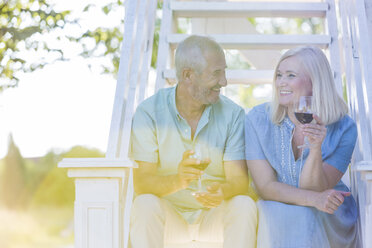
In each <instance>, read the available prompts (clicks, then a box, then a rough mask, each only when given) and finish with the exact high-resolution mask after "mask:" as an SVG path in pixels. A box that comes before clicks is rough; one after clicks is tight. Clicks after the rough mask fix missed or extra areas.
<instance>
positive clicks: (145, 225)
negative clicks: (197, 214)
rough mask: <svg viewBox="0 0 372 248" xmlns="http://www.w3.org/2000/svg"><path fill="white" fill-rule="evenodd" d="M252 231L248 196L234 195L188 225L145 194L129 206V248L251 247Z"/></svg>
mask: <svg viewBox="0 0 372 248" xmlns="http://www.w3.org/2000/svg"><path fill="white" fill-rule="evenodd" d="M256 228H257V208H256V204H255V202H254V201H253V200H252V199H251V198H250V197H248V196H235V197H234V198H232V199H231V200H229V201H226V202H223V203H222V204H221V205H220V206H218V207H217V208H212V209H210V210H208V211H205V212H203V213H202V216H201V218H200V220H199V221H198V223H196V224H188V223H187V222H186V221H185V220H184V219H183V218H182V216H181V215H180V214H178V213H177V212H176V211H175V210H174V209H173V207H172V206H171V204H169V202H167V201H166V200H163V199H161V198H158V197H156V196H154V195H151V194H145V195H139V196H137V197H136V199H135V201H134V203H133V206H132V213H131V228H130V240H131V245H132V248H164V247H185V248H186V247H187V248H190V247H213V248H216V247H224V248H251V247H252V248H253V247H255V245H256ZM222 244H223V245H222Z"/></svg>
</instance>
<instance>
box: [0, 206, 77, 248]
mask: <svg viewBox="0 0 372 248" xmlns="http://www.w3.org/2000/svg"><path fill="white" fill-rule="evenodd" d="M0 220H1V221H0V247H1V248H73V243H74V236H73V209H72V208H57V207H54V208H53V207H41V208H34V209H29V210H9V209H6V208H0Z"/></svg>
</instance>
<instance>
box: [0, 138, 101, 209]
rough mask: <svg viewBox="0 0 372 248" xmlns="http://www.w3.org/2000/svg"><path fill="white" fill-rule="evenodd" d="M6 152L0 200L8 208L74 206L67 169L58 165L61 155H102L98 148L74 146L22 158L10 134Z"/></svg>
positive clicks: (0, 172) (1, 164)
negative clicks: (58, 151)
mask: <svg viewBox="0 0 372 248" xmlns="http://www.w3.org/2000/svg"><path fill="white" fill-rule="evenodd" d="M9 140H10V142H9V151H8V154H7V155H6V157H5V158H4V159H3V160H1V161H0V183H1V185H0V187H1V188H0V189H1V192H0V197H1V198H0V200H1V202H2V204H3V205H4V206H6V207H8V208H12V209H14V208H27V207H29V206H31V207H36V208H37V207H39V206H55V207H68V206H70V207H71V206H73V202H74V198H75V185H74V181H73V179H72V178H69V177H68V176H67V169H62V168H58V167H57V164H58V162H59V161H61V160H62V159H63V158H78V157H79V158H84V157H89V158H94V157H104V154H103V153H102V152H101V151H99V150H98V149H94V148H86V147H82V146H75V147H73V148H71V149H70V150H69V151H67V152H64V153H55V152H53V151H50V152H48V153H47V154H46V155H45V156H44V157H41V158H29V159H27V158H26V159H24V158H23V157H22V156H21V154H20V152H19V149H18V147H17V146H16V145H15V143H14V141H13V139H12V138H11V137H10V139H9Z"/></svg>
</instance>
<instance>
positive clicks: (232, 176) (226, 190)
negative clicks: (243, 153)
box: [221, 160, 249, 200]
mask: <svg viewBox="0 0 372 248" xmlns="http://www.w3.org/2000/svg"><path fill="white" fill-rule="evenodd" d="M224 171H225V177H226V183H224V184H222V185H221V189H222V192H223V195H224V199H226V200H227V199H230V198H231V197H234V196H236V195H243V194H246V193H247V192H248V186H249V178H248V168H247V165H246V163H245V160H233V161H224Z"/></svg>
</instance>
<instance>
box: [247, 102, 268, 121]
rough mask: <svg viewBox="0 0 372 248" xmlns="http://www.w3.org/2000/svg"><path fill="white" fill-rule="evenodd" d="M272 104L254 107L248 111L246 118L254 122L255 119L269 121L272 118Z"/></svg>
mask: <svg viewBox="0 0 372 248" xmlns="http://www.w3.org/2000/svg"><path fill="white" fill-rule="evenodd" d="M269 108H270V104H269V103H267V102H266V103H263V104H260V105H257V106H255V107H253V108H252V109H250V110H248V111H246V118H248V119H251V120H254V119H267V118H270V115H269V112H270V110H269Z"/></svg>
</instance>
